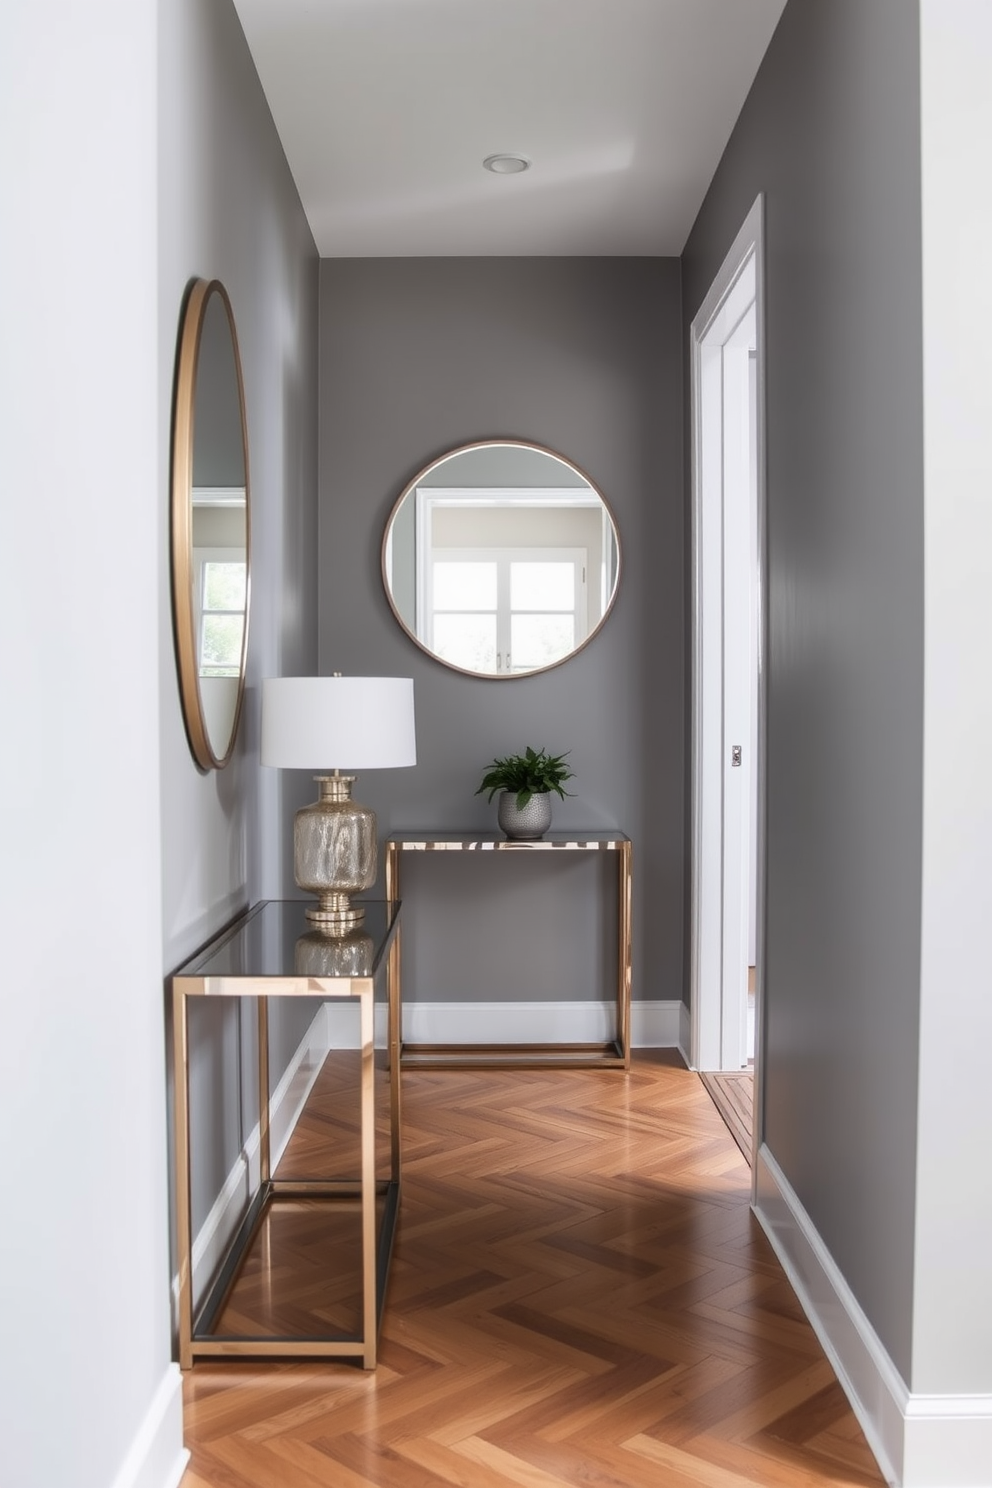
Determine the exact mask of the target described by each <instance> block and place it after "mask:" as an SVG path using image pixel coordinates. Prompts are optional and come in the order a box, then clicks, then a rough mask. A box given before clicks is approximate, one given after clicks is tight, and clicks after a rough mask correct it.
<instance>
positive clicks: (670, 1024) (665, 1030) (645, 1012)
mask: <svg viewBox="0 0 992 1488" xmlns="http://www.w3.org/2000/svg"><path fill="white" fill-rule="evenodd" d="M681 1006H682V1004H681V1003H680V1002H632V1003H631V1004H630V1046H631V1048H632V1049H677V1048H678V1045H679V1016H680V1015H679V1008H680V1007H681Z"/></svg>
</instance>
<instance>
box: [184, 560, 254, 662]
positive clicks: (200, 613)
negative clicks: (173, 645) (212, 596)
mask: <svg viewBox="0 0 992 1488" xmlns="http://www.w3.org/2000/svg"><path fill="white" fill-rule="evenodd" d="M208 563H232V564H238V565H239V566H240V567H241V568H243V569H244V570H245V584H246V586H247V582H248V553H247V549H245V548H221V547H200V548H194V549H193V634H194V635H195V637H196V670H197V675H198V676H199V677H217V676H227V675H228V673H226V672H221V673H218V672H204V670H203V621H204V617H205V616H206V615H208V614H210V615H238V616H239V617H240V619H241V621H242V626H243V625H244V622H245V619H246V611H247V607H246V606H245V605H242V606H241V607H240V608H239V609H235V610H224V609H210V610H207V609H206V608H205V606H204V603H203V592H204V580H203V573H204V569H205V568H206V567H207V564H208ZM243 644H244V632H243V629H242V645H243ZM239 665H240V662H239ZM237 674H238V668H235V669H234V671H233V672H232V673H231V674H230V675H232V676H237Z"/></svg>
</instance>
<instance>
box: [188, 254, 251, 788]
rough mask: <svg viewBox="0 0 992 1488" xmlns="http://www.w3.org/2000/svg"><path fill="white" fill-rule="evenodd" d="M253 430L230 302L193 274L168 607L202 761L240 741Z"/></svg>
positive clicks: (193, 743)
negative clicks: (248, 421) (237, 737)
mask: <svg viewBox="0 0 992 1488" xmlns="http://www.w3.org/2000/svg"><path fill="white" fill-rule="evenodd" d="M249 526H250V524H249V493H248V430H247V424H246V421H245V398H244V386H243V383H242V379H241V360H240V357H239V355H238V337H237V331H236V330H235V326H234V315H233V313H232V311H231V302H230V300H229V299H228V297H227V292H226V290H225V289H224V286H223V285H222V284H220V283H219V282H218V281H217V280H216V279H213V280H209V281H208V280H206V279H197V280H196V281H195V282H194V283H193V285H192V287H191V289H190V291H189V294H188V296H187V299H186V305H185V309H184V311H183V319H182V327H181V331H180V339H179V359H178V365H177V369H176V392H175V408H174V417H173V445H172V614H173V622H174V626H175V637H176V657H177V662H178V667H179V690H180V694H181V697H182V705H183V717H184V719H185V722H186V733H187V735H188V736H189V743H190V748H191V749H192V751H193V758H194V759H195V760H196V762H197V764H198V765H199V766H200V768H201V769H203V770H210V769H219V768H220V767H221V766H222V765H225V764H226V763H227V761H228V759H229V758H230V756H231V750H232V749H233V748H234V739H235V735H236V733H237V729H238V718H239V715H240V713H241V700H242V696H243V694H244V684H245V658H246V655H247V646H248V594H249V574H248V548H249Z"/></svg>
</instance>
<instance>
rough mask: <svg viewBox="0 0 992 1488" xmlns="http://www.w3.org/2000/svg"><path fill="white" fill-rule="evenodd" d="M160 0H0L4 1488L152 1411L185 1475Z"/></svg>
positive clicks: (109, 1460)
mask: <svg viewBox="0 0 992 1488" xmlns="http://www.w3.org/2000/svg"><path fill="white" fill-rule="evenodd" d="M157 9H158V7H157V4H156V3H155V0H91V3H89V4H87V5H85V6H80V5H78V4H76V3H75V0H51V3H49V4H46V5H44V6H39V5H35V4H32V3H31V0H9V3H8V4H7V5H5V7H4V17H3V44H2V46H0V111H2V112H0V150H2V151H3V159H2V167H0V169H2V178H3V181H4V229H3V234H2V238H0V255H2V263H0V270H2V272H0V295H2V308H0V325H2V334H0V417H2V420H3V428H2V433H0V447H2V449H3V452H4V499H3V507H2V512H3V515H2V540H0V638H2V639H0V658H2V659H0V665H2V682H0V686H2V696H3V710H4V711H3V728H2V730H0V762H2V763H0V777H2V779H3V782H4V787H3V792H2V796H0V855H2V856H0V916H2V937H3V940H2V943H3V1037H2V1039H0V1130H2V1131H3V1133H4V1194H5V1203H4V1222H3V1225H2V1226H0V1317H2V1318H3V1337H4V1344H3V1349H2V1351H0V1401H2V1405H0V1413H2V1418H3V1426H2V1431H0V1480H2V1482H3V1483H4V1484H9V1485H11V1488H62V1485H65V1488H107V1485H108V1484H110V1483H111V1482H112V1481H113V1480H114V1479H115V1475H116V1474H117V1473H118V1471H119V1469H121V1467H122V1464H123V1463H124V1459H125V1456H126V1454H127V1453H128V1451H129V1448H130V1447H131V1445H132V1443H133V1441H134V1439H135V1437H136V1436H137V1435H138V1433H139V1432H140V1431H141V1430H142V1429H147V1430H148V1432H149V1437H148V1441H147V1446H148V1447H149V1449H150V1452H151V1456H150V1457H149V1458H147V1459H146V1460H147V1461H149V1462H150V1463H153V1464H154V1468H155V1471H156V1479H155V1481H156V1483H157V1484H158V1485H161V1484H163V1483H165V1482H167V1481H169V1480H170V1479H171V1480H173V1481H174V1480H175V1479H176V1477H177V1475H178V1471H179V1468H180V1465H181V1464H180V1461H179V1456H178V1453H179V1450H180V1440H181V1438H180V1432H179V1427H180V1422H179V1412H178V1394H177V1386H178V1371H176V1370H175V1368H174V1366H171V1365H170V1362H169V1361H170V1357H171V1352H170V1338H169V1312H168V1287H167V1271H168V1247H167V1236H168V1214H167V1207H166V1193H167V1184H166V1133H165V1065H164V1055H163V998H162V959H161V944H162V934H161V900H160V881H159V853H160V846H161V831H160V821H159V800H158V765H159V694H158V667H157V660H158V637H159V630H158V626H159V606H160V594H161V587H162V583H163V580H164V575H165V573H166V568H165V555H164V551H163V546H162V544H163V534H164V532H165V530H166V529H165V522H164V519H163V513H162V511H161V509H160V507H159V505H158V494H159V491H160V487H161V464H162V458H163V450H162V446H161V441H160V423H159V407H158V400H159V383H158V362H157V330H158V326H157V301H156V270H157V251H158V249H157V204H156V187H155V162H156V60H155V47H156V16H157ZM35 557H37V558H38V559H39V560H40V559H42V557H43V562H40V563H39V565H38V568H37V570H36V569H35V568H34V567H33V565H32V559H33V558H35ZM160 1415H161V1419H160ZM158 1426H161V1430H157V1429H156V1428H157V1427H158ZM129 1481H131V1480H130V1479H129ZM147 1481H150V1480H147Z"/></svg>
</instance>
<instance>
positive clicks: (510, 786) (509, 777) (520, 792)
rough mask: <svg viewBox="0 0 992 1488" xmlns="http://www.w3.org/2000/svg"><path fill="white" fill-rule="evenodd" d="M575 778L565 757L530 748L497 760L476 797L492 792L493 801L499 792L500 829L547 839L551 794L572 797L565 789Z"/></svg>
mask: <svg viewBox="0 0 992 1488" xmlns="http://www.w3.org/2000/svg"><path fill="white" fill-rule="evenodd" d="M566 753H567V751H566ZM573 778H574V777H573V774H572V771H571V770H570V769H569V768H568V766H567V765H566V764H565V755H564V754H548V752H547V750H545V749H539V750H535V749H531V748H530V746H529V745H528V747H527V750H526V753H524V754H508V755H506V757H505V758H503V759H494V760H493V762H492V764H490V765H489V766H487V769H486V773H485V775H484V776H483V778H482V784H481V785H480V786H479V789H478V790H477V791H476V793H475V794H476V795H477V796H479V795H481V794H482V792H483V791H488V792H489V799H490V801H491V800H492V798H493V796H494V795H495V794H496V793H497V791H499V792H500V798H499V805H498V807H497V820H498V821H499V825H500V830H501V831H503V832H505V833H506V835H507V837H517V838H522V839H533V838H537V837H543V836H544V834H545V832H546V831H547V830H548V828H549V827H550V825H551V792H552V791H557V793H558V795H559V796H561V798H562V800H564V799H565V797H566V796H567V795H571V791H566V790H564V789H563V787H564V783H565V781H566V780H571V779H573Z"/></svg>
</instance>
